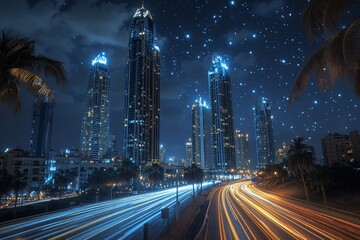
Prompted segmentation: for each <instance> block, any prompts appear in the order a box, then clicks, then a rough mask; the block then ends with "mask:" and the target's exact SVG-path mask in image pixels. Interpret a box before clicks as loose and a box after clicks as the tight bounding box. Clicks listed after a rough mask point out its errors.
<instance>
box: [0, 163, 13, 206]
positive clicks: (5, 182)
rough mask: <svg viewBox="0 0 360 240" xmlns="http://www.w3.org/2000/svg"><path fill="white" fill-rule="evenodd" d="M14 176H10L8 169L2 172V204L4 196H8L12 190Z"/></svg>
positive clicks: (0, 194)
mask: <svg viewBox="0 0 360 240" xmlns="http://www.w3.org/2000/svg"><path fill="white" fill-rule="evenodd" d="M12 181H13V179H12V176H11V175H9V173H8V171H7V170H6V169H1V170H0V204H1V199H2V196H3V195H5V194H7V193H8V192H9V191H10V190H11V184H12Z"/></svg>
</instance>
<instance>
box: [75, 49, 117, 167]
mask: <svg viewBox="0 0 360 240" xmlns="http://www.w3.org/2000/svg"><path fill="white" fill-rule="evenodd" d="M109 125H110V76H109V68H108V66H107V59H106V57H105V53H101V54H99V55H98V56H97V57H96V58H95V59H94V60H93V61H92V66H91V69H90V73H89V76H88V86H87V92H86V102H85V108H84V112H83V118H82V126H81V139H80V141H81V142H80V150H81V153H82V156H83V157H88V158H91V159H93V160H101V158H102V157H103V156H104V155H105V154H106V152H107V150H108V149H109V148H110V147H111V146H109Z"/></svg>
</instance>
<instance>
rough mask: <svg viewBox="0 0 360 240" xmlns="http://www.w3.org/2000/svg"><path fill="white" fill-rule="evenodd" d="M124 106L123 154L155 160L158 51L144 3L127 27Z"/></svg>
mask: <svg viewBox="0 0 360 240" xmlns="http://www.w3.org/2000/svg"><path fill="white" fill-rule="evenodd" d="M124 109H125V119H124V142H123V155H124V156H125V157H127V158H129V159H130V160H131V161H133V162H134V163H136V164H137V165H144V164H146V163H147V162H149V161H158V160H159V146H160V144H159V133H160V131H159V130H160V129H159V125H160V124H159V123H160V50H159V47H158V46H157V45H156V31H155V25H154V22H153V18H152V16H151V14H150V12H149V11H148V10H146V9H145V8H144V6H142V7H141V8H139V9H138V10H137V11H136V13H135V15H134V17H133V19H132V24H131V27H130V39H129V47H128V55H127V66H126V79H125V108H124Z"/></svg>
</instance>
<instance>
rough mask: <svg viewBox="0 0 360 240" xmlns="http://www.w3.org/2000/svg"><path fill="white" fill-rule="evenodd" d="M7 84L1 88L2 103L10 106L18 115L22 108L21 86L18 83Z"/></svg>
mask: <svg viewBox="0 0 360 240" xmlns="http://www.w3.org/2000/svg"><path fill="white" fill-rule="evenodd" d="M6 82H7V83H6V85H5V86H4V87H2V88H0V103H3V104H6V105H8V106H9V107H10V108H12V109H13V111H14V112H15V113H17V112H19V110H20V107H21V101H20V90H19V86H18V84H17V83H16V81H11V80H9V81H6Z"/></svg>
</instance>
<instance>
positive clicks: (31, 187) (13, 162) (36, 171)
mask: <svg viewBox="0 0 360 240" xmlns="http://www.w3.org/2000/svg"><path fill="white" fill-rule="evenodd" d="M0 162H2V164H1V165H2V168H4V169H6V170H7V171H8V173H9V174H10V175H13V176H15V175H16V172H17V171H20V172H21V173H23V174H25V176H26V180H27V186H26V188H25V189H24V190H22V192H23V193H27V194H28V195H29V194H30V193H31V192H32V191H35V192H36V191H40V190H41V187H42V186H43V185H44V180H45V170H46V159H45V158H44V157H31V156H29V153H28V152H26V151H24V150H22V149H14V150H10V151H8V152H7V153H4V155H3V156H2V157H1V159H0Z"/></svg>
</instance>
